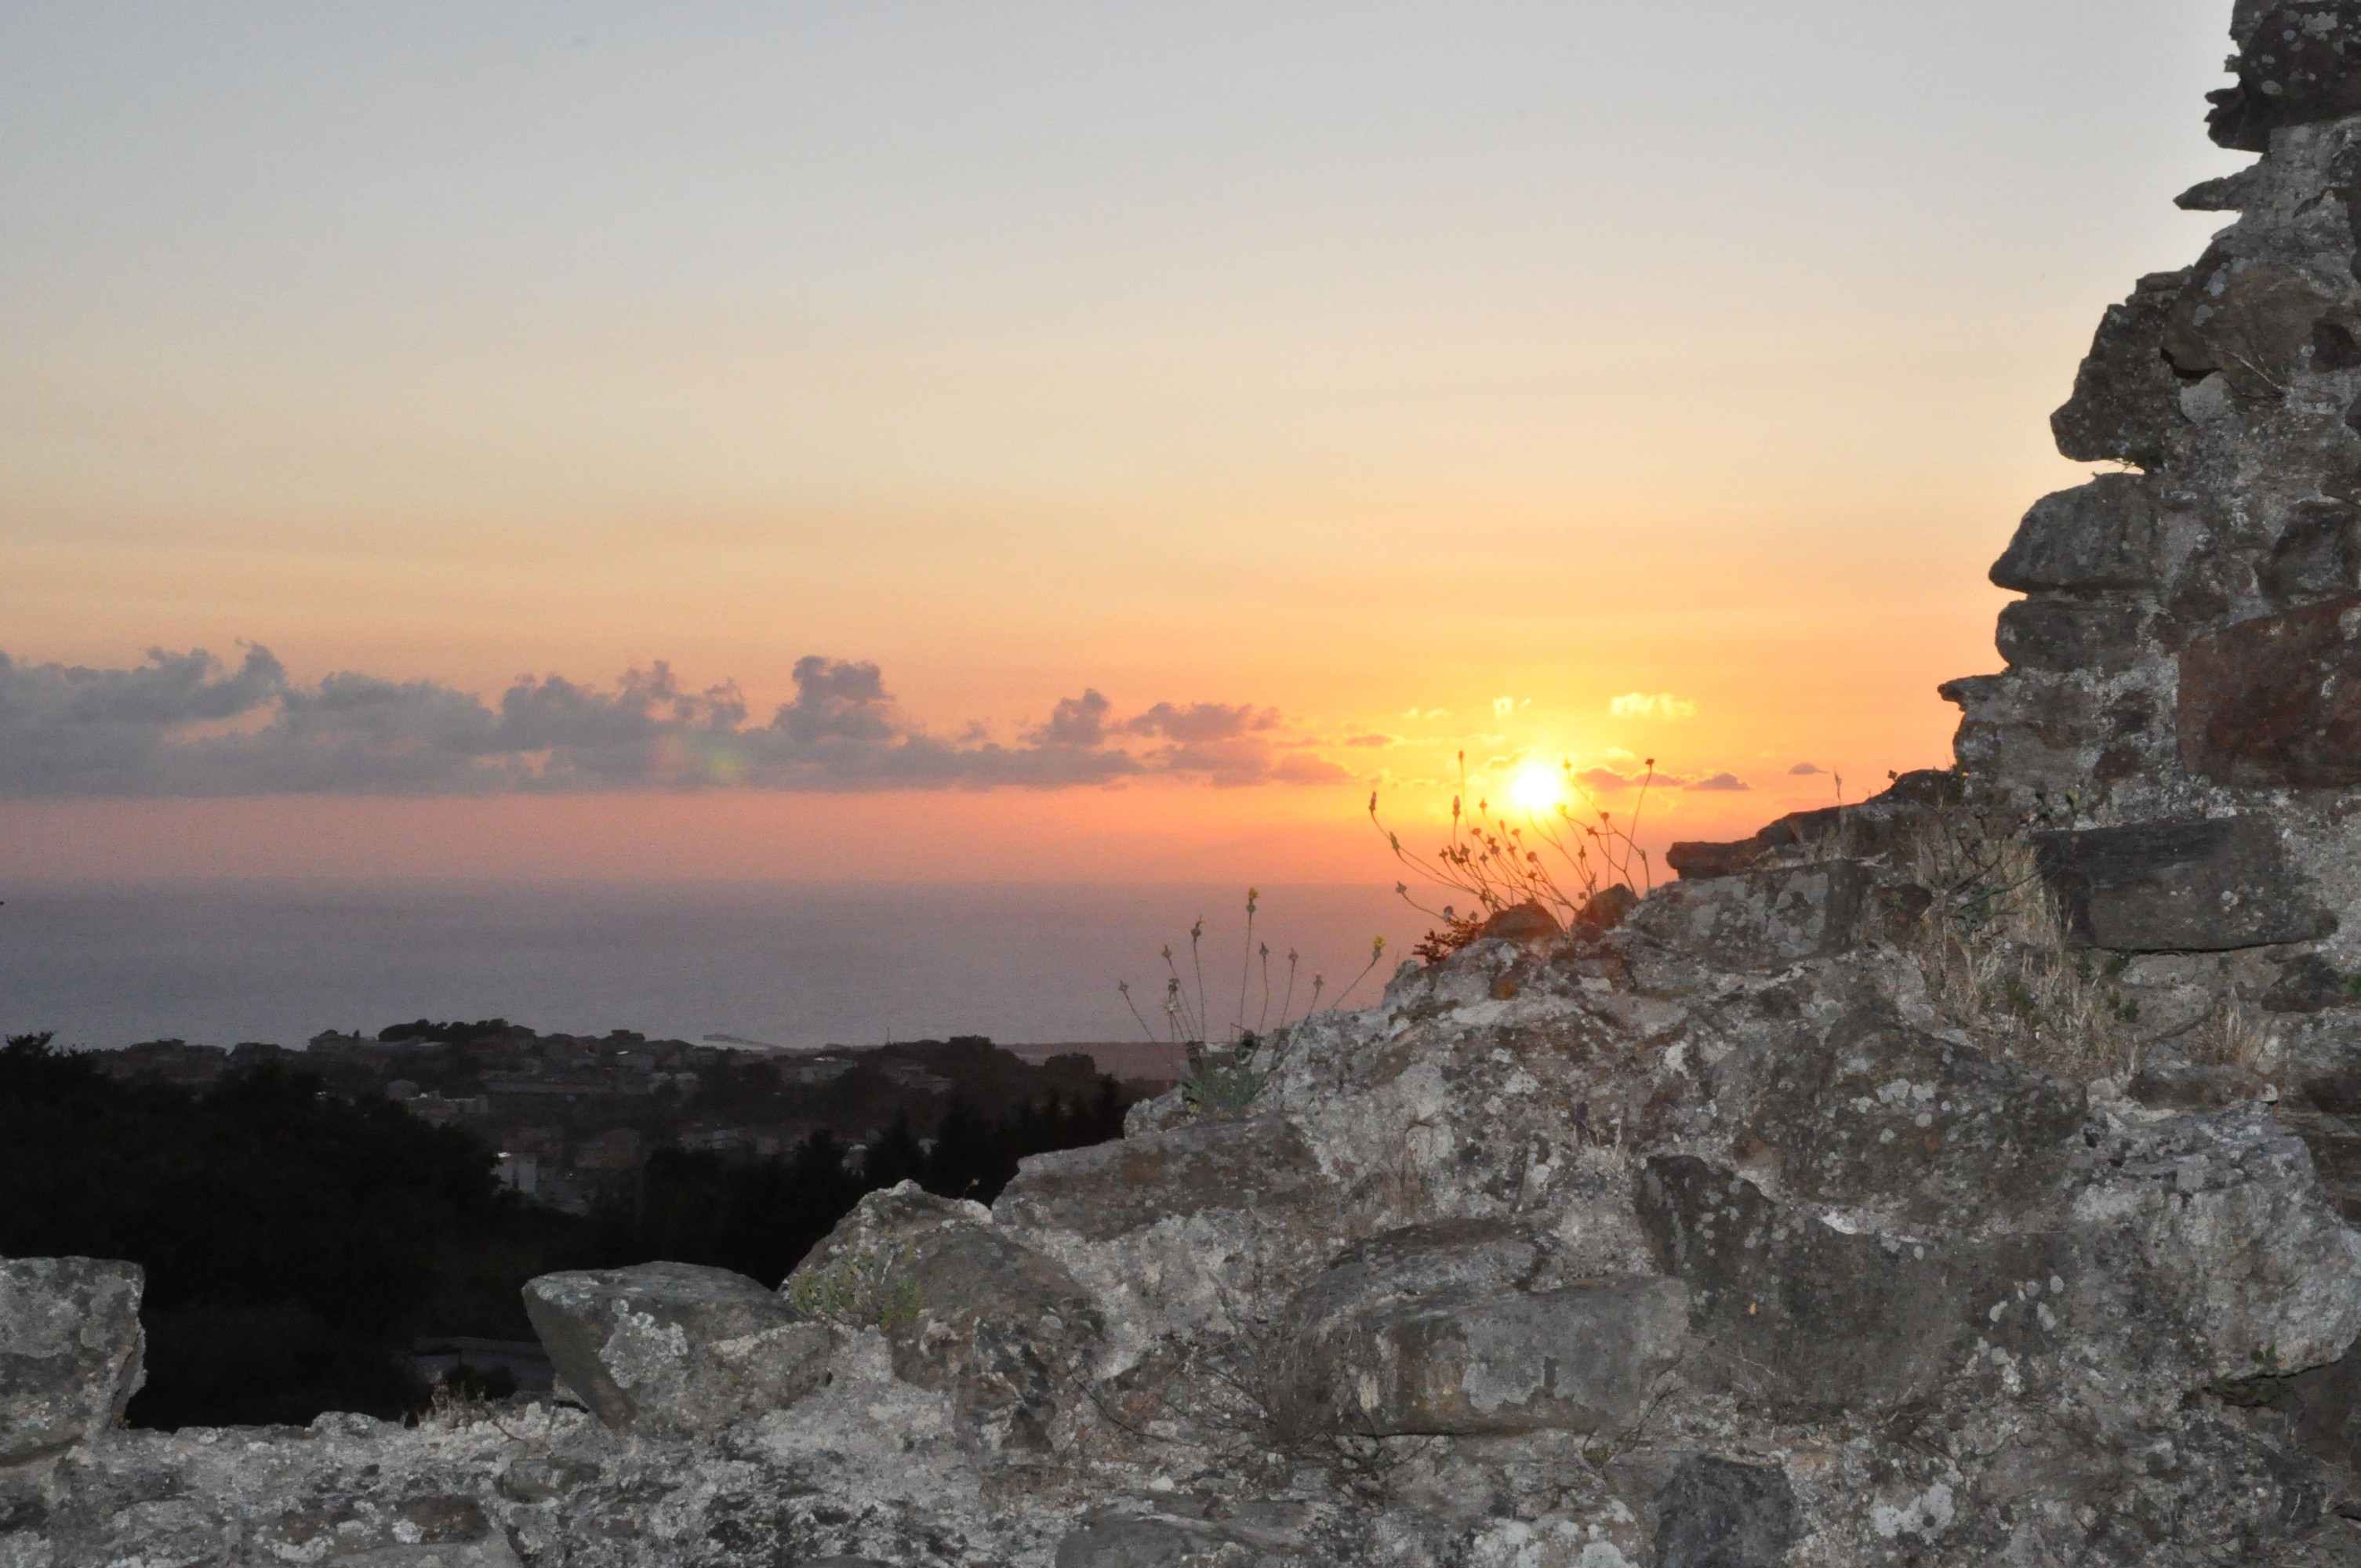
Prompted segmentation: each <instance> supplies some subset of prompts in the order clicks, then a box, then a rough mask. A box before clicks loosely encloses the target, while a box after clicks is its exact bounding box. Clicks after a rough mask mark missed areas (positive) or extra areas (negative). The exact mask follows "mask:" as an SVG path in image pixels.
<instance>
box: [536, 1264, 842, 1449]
mask: <svg viewBox="0 0 2361 1568" xmlns="http://www.w3.org/2000/svg"><path fill="white" fill-rule="evenodd" d="M524 1305H525V1313H526V1315H527V1316H528V1317H530V1318H531V1319H532V1320H533V1331H534V1332H536V1333H538V1334H539V1335H540V1336H541V1343H543V1344H544V1346H545V1347H547V1349H548V1351H549V1359H550V1364H551V1365H553V1366H554V1367H555V1369H556V1372H557V1376H559V1377H561V1378H563V1379H564V1380H565V1382H566V1387H568V1388H570V1389H572V1390H573V1392H574V1393H575V1395H576V1396H577V1397H578V1398H580V1399H581V1401H582V1402H583V1403H584V1404H585V1405H588V1407H589V1408H590V1410H591V1413H592V1414H594V1415H596V1416H597V1417H598V1419H599V1420H602V1421H605V1422H606V1423H607V1424H608V1425H609V1426H610V1427H616V1428H635V1429H649V1430H670V1431H701V1430H705V1429H708V1428H712V1427H717V1426H724V1425H727V1424H729V1423H730V1422H731V1421H736V1420H744V1419H745V1418H747V1417H749V1416H754V1415H760V1414H762V1413H763V1411H766V1410H773V1409H784V1408H785V1406H787V1405H790V1404H793V1403H794V1402H795V1401H796V1399H798V1398H802V1397H803V1396H804V1395H806V1394H807V1393H809V1392H810V1391H811V1390H812V1389H814V1388H816V1387H818V1386H819V1384H820V1380H821V1379H822V1378H823V1377H825V1376H827V1373H828V1352H829V1336H828V1331H827V1330H826V1329H824V1328H822V1327H820V1326H819V1325H818V1324H815V1323H809V1322H805V1321H801V1320H800V1319H799V1318H798V1316H797V1315H796V1312H795V1311H794V1310H793V1309H791V1308H790V1307H789V1306H788V1305H787V1304H786V1303H785V1301H782V1300H781V1299H779V1298H778V1297H777V1296H776V1295H774V1294H773V1293H772V1292H770V1291H768V1290H765V1289H763V1287H762V1286H760V1285H758V1284H756V1283H755V1282H754V1281H753V1280H752V1279H749V1278H747V1277H745V1276H744V1275H742V1274H732V1273H730V1271H729V1270H728V1269H726V1268H702V1267H699V1266H697V1265H695V1264H687V1263H648V1264H642V1265H640V1266H638V1267H636V1268H616V1269H607V1270H600V1271H593V1272H583V1273H574V1274H544V1275H543V1276H542V1277H540V1278H538V1279H536V1280H534V1281H533V1283H532V1284H530V1285H528V1286H526V1287H525V1292H524Z"/></svg>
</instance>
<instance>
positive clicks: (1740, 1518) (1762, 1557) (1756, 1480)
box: [1653, 1453, 1795, 1568]
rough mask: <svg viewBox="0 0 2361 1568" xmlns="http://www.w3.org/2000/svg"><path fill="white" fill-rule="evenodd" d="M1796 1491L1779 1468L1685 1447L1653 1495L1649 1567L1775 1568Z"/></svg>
mask: <svg viewBox="0 0 2361 1568" xmlns="http://www.w3.org/2000/svg"><path fill="white" fill-rule="evenodd" d="M1794 1543H1795V1488H1794V1487H1792V1486H1789V1485H1788V1484H1787V1477H1786V1476H1784V1475H1781V1474H1780V1473H1779V1472H1778V1471H1776V1470H1773V1469H1768V1468H1766V1467H1764V1466H1762V1465H1757V1464H1739V1463H1737V1462H1736V1461H1735V1460H1729V1459H1718V1458H1716V1457H1714V1456H1713V1455H1711V1454H1705V1453H1697V1454H1691V1455H1690V1456H1689V1457H1688V1458H1686V1459H1685V1460H1683V1461H1682V1462H1681V1465H1680V1468H1679V1469H1678V1470H1676V1471H1675V1472H1674V1475H1673V1480H1672V1484H1671V1485H1670V1486H1666V1487H1665V1488H1664V1495H1663V1496H1662V1497H1659V1498H1658V1499H1657V1502H1656V1552H1655V1557H1654V1560H1653V1561H1654V1568H1779V1565H1780V1564H1782V1563H1785V1562H1786V1561H1787V1549H1788V1547H1790V1546H1791V1545H1793V1544H1794Z"/></svg>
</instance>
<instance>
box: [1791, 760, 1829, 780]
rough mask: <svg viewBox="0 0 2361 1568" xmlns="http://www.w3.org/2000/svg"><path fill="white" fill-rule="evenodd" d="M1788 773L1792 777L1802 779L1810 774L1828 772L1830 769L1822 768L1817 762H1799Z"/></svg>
mask: <svg viewBox="0 0 2361 1568" xmlns="http://www.w3.org/2000/svg"><path fill="white" fill-rule="evenodd" d="M1787 772H1788V773H1789V775H1790V776H1792V777H1801V776H1804V775H1806V774H1810V773H1827V772H1828V769H1826V768H1824V767H1822V766H1820V764H1819V763H1817V762H1797V763H1796V764H1795V766H1794V767H1792V768H1789V769H1788V770H1787Z"/></svg>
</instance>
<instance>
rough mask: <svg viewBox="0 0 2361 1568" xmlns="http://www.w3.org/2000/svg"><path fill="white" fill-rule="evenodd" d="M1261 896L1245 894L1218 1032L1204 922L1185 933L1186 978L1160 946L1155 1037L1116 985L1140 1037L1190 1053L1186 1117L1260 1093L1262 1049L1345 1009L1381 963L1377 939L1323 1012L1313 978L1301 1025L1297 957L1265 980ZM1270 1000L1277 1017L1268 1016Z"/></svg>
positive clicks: (1319, 982) (1265, 1057)
mask: <svg viewBox="0 0 2361 1568" xmlns="http://www.w3.org/2000/svg"><path fill="white" fill-rule="evenodd" d="M1261 903H1262V892H1261V890H1260V889H1259V888H1252V887H1250V888H1248V889H1246V939H1245V940H1244V942H1243V943H1242V944H1241V945H1240V950H1239V955H1238V985H1237V994H1236V997H1235V1003H1234V1005H1233V1006H1232V1007H1231V1008H1230V1010H1229V1011H1230V1018H1229V1021H1228V1023H1227V1024H1225V1025H1215V1024H1214V1022H1213V1011H1212V1009H1211V1007H1210V1005H1209V1004H1208V1002H1207V997H1206V992H1205V917H1204V916H1202V915H1201V916H1198V917H1197V921H1196V924H1194V925H1192V926H1191V927H1189V970H1188V973H1187V974H1186V975H1183V974H1182V972H1181V970H1180V959H1179V957H1178V955H1176V954H1175V953H1174V952H1173V950H1172V945H1171V944H1170V942H1168V943H1166V944H1165V945H1164V949H1163V953H1162V955H1161V956H1162V957H1163V959H1164V970H1165V974H1164V997H1163V1001H1162V1003H1161V1006H1160V1007H1159V1013H1160V1014H1161V1018H1162V1024H1163V1027H1162V1029H1161V1030H1160V1031H1159V1029H1158V1028H1157V1027H1156V1025H1152V1024H1150V1023H1149V1022H1148V1015H1147V1014H1144V1013H1142V1012H1141V1011H1140V1008H1139V1003H1138V1001H1137V998H1135V997H1134V996H1133V995H1132V993H1131V982H1130V981H1127V980H1126V981H1116V982H1115V990H1116V991H1117V992H1120V993H1121V994H1122V997H1123V1000H1124V1005H1126V1007H1128V1008H1130V1009H1131V1015H1132V1017H1133V1019H1134V1020H1136V1021H1137V1023H1138V1025H1139V1028H1140V1032H1141V1033H1142V1034H1144V1035H1146V1036H1148V1039H1149V1040H1151V1041H1154V1042H1156V1043H1158V1044H1160V1045H1171V1046H1178V1047H1181V1048H1182V1049H1184V1050H1186V1051H1187V1052H1188V1058H1189V1067H1188V1073H1187V1076H1186V1077H1185V1078H1184V1079H1183V1080H1181V1085H1180V1087H1181V1091H1182V1093H1183V1096H1184V1098H1185V1099H1186V1100H1187V1101H1188V1103H1189V1105H1190V1107H1191V1109H1192V1110H1196V1111H1201V1112H1216V1113H1224V1112H1233V1111H1237V1110H1241V1109H1243V1108H1244V1107H1245V1106H1246V1103H1247V1102H1250V1101H1252V1100H1253V1099H1254V1097H1255V1096H1256V1094H1257V1093H1258V1092H1260V1091H1261V1089H1262V1086H1263V1084H1264V1082H1265V1081H1266V1080H1268V1078H1269V1076H1270V1074H1271V1073H1272V1072H1273V1071H1274V1070H1276V1069H1277V1067H1278V1065H1279V1064H1278V1060H1277V1058H1276V1057H1275V1056H1273V1055H1271V1054H1270V1053H1269V1052H1267V1051H1265V1050H1264V1049H1263V1047H1265V1046H1266V1045H1268V1044H1270V1043H1271V1042H1272V1041H1274V1040H1275V1039H1276V1038H1277V1036H1278V1033H1279V1031H1280V1030H1283V1029H1285V1028H1286V1027H1287V1025H1288V1024H1289V1023H1290V1022H1297V1023H1300V1022H1301V1021H1302V1019H1303V1018H1308V1017H1310V1016H1311V1015H1312V1014H1314V1013H1317V1012H1322V1011H1331V1010H1334V1008H1337V1007H1340V1006H1342V1005H1343V1004H1344V1003H1345V998H1347V997H1349V996H1351V995H1352V994H1353V992H1355V991H1356V990H1358V989H1359V988H1360V984H1361V982H1362V981H1365V980H1367V979H1368V977H1369V975H1370V973H1371V972H1372V971H1373V970H1376V969H1377V967H1378V963H1379V961H1380V960H1382V959H1384V958H1385V954H1386V939H1385V938H1383V937H1378V938H1372V939H1371V941H1370V943H1369V961H1368V962H1367V964H1366V965H1364V966H1362V969H1361V972H1360V973H1358V974H1356V975H1355V976H1354V977H1353V978H1352V980H1351V981H1349V982H1348V983H1347V984H1346V985H1345V989H1344V990H1342V991H1340V992H1337V993H1336V995H1335V998H1334V1000H1333V1001H1331V1002H1330V1003H1328V1006H1327V1008H1326V1009H1323V1008H1322V1006H1321V1004H1320V1003H1321V997H1322V996H1323V994H1324V993H1325V992H1326V991H1327V989H1328V980H1327V977H1326V976H1325V975H1323V974H1321V973H1319V972H1318V971H1316V970H1315V971H1314V972H1313V974H1312V984H1311V988H1310V994H1309V996H1308V998H1307V1000H1306V1002H1305V1004H1304V1010H1303V1013H1302V1014H1301V1017H1298V1016H1297V1015H1296V1014H1295V992H1296V986H1297V983H1298V980H1299V977H1300V976H1301V971H1302V962H1303V960H1302V955H1301V954H1300V953H1298V952H1297V951H1296V950H1295V949H1294V948H1289V949H1288V952H1287V973H1286V975H1285V977H1284V980H1283V981H1279V980H1274V978H1273V976H1272V974H1271V964H1270V959H1271V953H1270V944H1269V943H1268V941H1258V940H1257V938H1256V936H1255V922H1256V919H1257V916H1258V914H1259V912H1260V908H1261ZM1274 997H1275V998H1276V1000H1277V1004H1278V1009H1279V1014H1278V1017H1277V1019H1276V1020H1275V1021H1274V1019H1273V1018H1272V1016H1271V1008H1272V1003H1273V1000H1274ZM1249 1007H1251V1008H1252V1009H1253V1012H1254V1020H1255V1021H1254V1025H1253V1027H1251V1028H1249V1027H1247V1025H1246V1014H1247V1011H1248V1009H1249Z"/></svg>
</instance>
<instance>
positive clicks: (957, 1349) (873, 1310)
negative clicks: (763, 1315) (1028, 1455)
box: [780, 1181, 1104, 1451]
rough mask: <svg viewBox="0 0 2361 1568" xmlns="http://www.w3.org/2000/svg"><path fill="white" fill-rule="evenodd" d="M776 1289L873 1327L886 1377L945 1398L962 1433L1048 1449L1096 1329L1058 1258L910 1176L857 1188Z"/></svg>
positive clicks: (823, 1312) (1064, 1418) (804, 1304)
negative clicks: (888, 1357) (859, 1192)
mask: <svg viewBox="0 0 2361 1568" xmlns="http://www.w3.org/2000/svg"><path fill="white" fill-rule="evenodd" d="M780 1289H781V1293H782V1294H783V1295H784V1296H785V1298H786V1299H787V1300H788V1301H789V1302H790V1303H791V1304H792V1305H793V1306H794V1307H795V1308H796V1310H798V1311H799V1312H805V1313H810V1314H814V1315H817V1316H820V1317H824V1318H827V1319H828V1320H829V1321H832V1322H834V1323H835V1324H836V1325H837V1326H838V1327H839V1328H840V1329H842V1330H845V1331H848V1332H859V1331H861V1330H862V1329H867V1328H875V1329H878V1330H880V1331H881V1332H883V1333H884V1336H885V1339H886V1342H887V1343H888V1344H890V1345H891V1346H892V1348H893V1358H894V1372H895V1376H899V1377H901V1378H903V1379H905V1380H906V1381H907V1382H910V1383H914V1384H916V1385H917V1386H918V1387H922V1388H931V1389H936V1390H938V1391H939V1392H942V1393H947V1394H949V1395H950V1398H951V1404H952V1408H953V1409H954V1410H955V1412H956V1413H957V1416H958V1419H959V1421H960V1424H961V1431H962V1433H963V1435H964V1436H965V1437H966V1438H967V1439H969V1440H970V1441H972V1442H975V1443H977V1444H979V1445H981V1446H983V1447H984V1448H990V1449H1017V1450H1035V1451H1039V1450H1047V1449H1049V1448H1052V1447H1054V1446H1056V1445H1057V1439H1058V1437H1059V1435H1060V1431H1061V1430H1062V1429H1063V1427H1064V1426H1065V1425H1066V1424H1067V1423H1068V1422H1070V1420H1071V1416H1072V1414H1073V1406H1074V1404H1075V1401H1076V1399H1077V1398H1079V1390H1080V1389H1081V1388H1082V1387H1083V1386H1084V1385H1085V1384H1086V1383H1087V1380H1088V1378H1089V1376H1090V1370H1091V1360H1092V1356H1093V1352H1094V1351H1095V1350H1096V1348H1097V1345H1098V1342H1099V1339H1100V1336H1101V1334H1102V1332H1104V1325H1103V1324H1102V1323H1101V1321H1100V1318H1099V1312H1098V1309H1097V1308H1096V1307H1095V1306H1093V1304H1092V1302H1091V1299H1090V1298H1089V1297H1088V1295H1086V1294H1085V1293H1084V1291H1083V1290H1082V1287H1081V1286H1079V1285H1077V1284H1076V1283H1075V1282H1074V1278H1073V1276H1071V1274H1069V1273H1067V1272H1066V1270H1065V1269H1064V1268H1063V1267H1062V1266H1060V1265H1059V1264H1058V1263H1057V1262H1056V1261H1055V1260H1053V1259H1051V1258H1049V1257H1046V1256H1044V1255H1042V1254H1040V1253H1038V1252H1036V1251H1034V1250H1033V1249H1032V1248H1030V1247H1027V1246H1026V1245H1023V1244H1022V1243H1020V1242H1018V1241H1017V1240H1016V1238H1015V1237H1014V1236H1012V1235H1010V1234H1008V1232H1007V1231H1005V1230H1004V1229H1003V1228H1002V1227H1000V1226H999V1225H996V1224H994V1223H993V1219H992V1214H991V1211H989V1210H987V1209H985V1208H984V1207H983V1205H982V1204H981V1203H972V1202H966V1201H958V1200H954V1199H949V1198H939V1197H936V1196H935V1195H934V1194H932V1193H930V1192H927V1191H925V1190H922V1189H920V1188H919V1187H918V1185H917V1183H916V1182H909V1181H906V1182H904V1183H902V1185H900V1186H899V1187H896V1188H894V1189H892V1190H889V1191H882V1192H872V1193H869V1194H868V1195H867V1196H865V1197H863V1198H862V1200H861V1201H860V1203H859V1204H858V1205H856V1206H855V1207H854V1209H853V1211H852V1212H851V1213H850V1214H848V1215H846V1216H845V1217H844V1219H843V1220H842V1221H840V1223H838V1225H837V1227H836V1229H835V1230H833V1231H831V1232H829V1234H828V1236H827V1237H826V1239H824V1240H823V1241H821V1242H820V1244H819V1245H818V1246H816V1247H814V1248H812V1250H811V1253H810V1254H809V1255H807V1257H806V1258H805V1259H804V1260H803V1262H802V1263H800V1264H798V1265H796V1270H795V1272H794V1273H793V1274H791V1275H789V1276H788V1277H787V1280H786V1283H785V1285H783V1286H782V1287H780Z"/></svg>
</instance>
